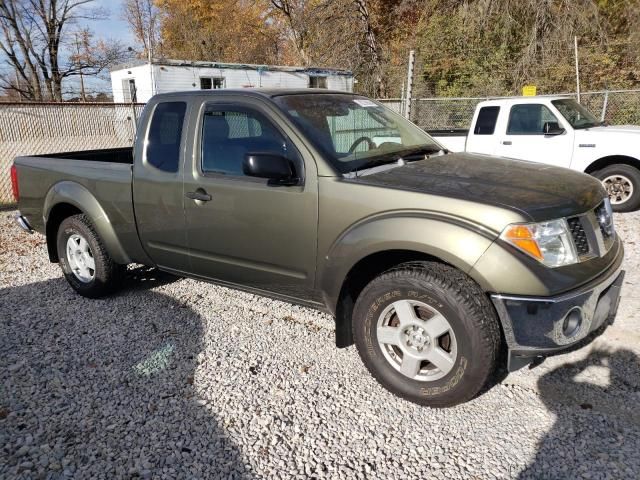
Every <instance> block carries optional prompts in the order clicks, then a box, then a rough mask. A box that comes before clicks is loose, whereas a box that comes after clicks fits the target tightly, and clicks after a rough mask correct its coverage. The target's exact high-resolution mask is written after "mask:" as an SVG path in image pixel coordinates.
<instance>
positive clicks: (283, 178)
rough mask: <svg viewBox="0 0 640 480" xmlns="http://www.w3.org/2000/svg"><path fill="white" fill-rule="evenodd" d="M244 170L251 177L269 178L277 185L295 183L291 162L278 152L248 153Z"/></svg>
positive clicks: (243, 164) (243, 166) (244, 162)
mask: <svg viewBox="0 0 640 480" xmlns="http://www.w3.org/2000/svg"><path fill="white" fill-rule="evenodd" d="M242 172H243V173H244V174H245V175H247V176H249V177H258V178H267V179H269V181H270V182H269V183H273V184H275V185H295V184H297V183H298V179H297V178H294V174H293V170H292V168H291V162H290V161H289V160H288V159H286V158H285V157H283V156H282V155H278V154H277V153H247V154H246V155H245V156H244V161H243V162H242Z"/></svg>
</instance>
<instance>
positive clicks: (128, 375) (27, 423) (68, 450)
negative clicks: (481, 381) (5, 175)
mask: <svg viewBox="0 0 640 480" xmlns="http://www.w3.org/2000/svg"><path fill="white" fill-rule="evenodd" d="M14 213H15V212H7V211H4V212H0V385H2V388H0V413H1V415H0V478H97V479H111V478H167V479H169V478H216V479H217V478H225V479H227V478H229V479H244V478H247V479H248V478H273V479H283V478H302V479H304V478H327V479H364V478H366V479H371V478H375V479H422V478H447V479H454V480H455V479H467V478H477V479H485V478H488V479H512V478H519V479H525V478H531V479H538V478H562V479H568V478H594V479H605V478H613V479H623V478H629V479H637V478H640V456H639V455H638V452H639V451H640V413H638V412H637V404H638V400H640V288H638V286H639V285H640V213H632V214H624V215H616V224H617V228H618V231H619V232H620V234H621V236H622V237H623V239H624V240H625V248H626V255H627V256H626V259H625V268H626V270H627V276H626V278H625V283H624V286H623V293H622V301H621V304H620V310H619V314H618V318H617V320H616V323H615V324H614V325H613V326H611V327H609V328H608V329H607V331H606V333H605V334H604V335H603V336H602V337H600V338H599V339H597V340H596V341H595V342H594V343H592V344H591V345H589V346H587V347H585V348H583V349H581V350H578V351H576V352H572V353H570V354H565V355H560V356H557V357H553V358H549V359H547V360H546V361H545V362H544V363H543V364H542V365H540V366H539V367H537V368H535V369H532V370H529V369H523V370H521V371H518V372H515V373H512V374H510V375H508V376H507V377H506V378H504V379H503V380H502V381H501V383H500V384H499V385H497V386H495V387H494V388H492V389H490V390H488V391H487V392H485V393H483V394H482V395H480V396H479V397H478V398H476V399H475V400H473V401H471V402H469V403H467V404H464V405H461V406H458V407H455V408H450V409H446V410H434V409H429V408H424V407H419V406H416V405H413V404H410V403H407V402H405V401H403V400H400V399H398V398H396V397H394V396H393V395H391V394H389V393H388V392H386V391H385V390H384V389H382V388H381V387H380V386H379V385H378V384H377V383H376V382H375V381H374V380H373V379H372V378H371V377H370V375H368V374H367V372H366V370H365V368H364V367H363V366H362V364H361V362H360V360H359V358H358V355H357V353H356V352H355V349H354V348H353V347H351V348H348V349H344V350H337V349H335V346H334V338H333V329H334V325H333V320H332V319H331V318H330V317H329V316H327V315H324V314H322V313H319V312H316V311H313V310H309V309H306V308H302V307H298V306H293V305H289V304H285V303H282V302H279V301H276V300H271V299H268V298H264V297H259V296H256V295H251V294H248V293H243V292H239V291H235V290H230V289H227V288H223V287H218V286H214V285H211V284H207V283H202V282H197V281H194V280H188V279H178V278H175V277H172V276H170V275H167V274H164V273H162V272H158V271H156V270H153V269H148V268H144V267H140V266H132V267H130V268H129V272H128V276H127V279H126V280H125V285H124V288H123V290H122V291H121V292H119V293H118V294H116V295H114V296H112V297H110V298H106V299H100V300H88V299H84V298H82V297H80V296H78V295H77V294H75V293H74V292H73V291H72V290H71V288H70V287H69V286H68V285H67V283H66V282H65V280H64V279H63V278H62V275H61V273H60V270H59V268H58V266H57V265H54V264H50V263H49V262H48V257H47V253H46V245H45V243H44V239H43V238H42V237H41V236H40V235H37V234H36V235H27V234H25V233H23V232H22V231H21V230H19V228H18V227H17V226H15V225H14V224H13V222H12V220H11V218H10V217H12V215H13V214H14ZM585 405H589V406H590V408H585V407H584V406H585Z"/></svg>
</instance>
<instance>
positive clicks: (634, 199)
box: [592, 163, 640, 212]
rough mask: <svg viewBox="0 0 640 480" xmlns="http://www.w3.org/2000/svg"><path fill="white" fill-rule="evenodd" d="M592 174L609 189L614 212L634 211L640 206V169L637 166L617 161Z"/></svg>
mask: <svg viewBox="0 0 640 480" xmlns="http://www.w3.org/2000/svg"><path fill="white" fill-rule="evenodd" d="M592 175H593V176H594V177H596V178H597V179H598V180H600V181H601V182H602V185H603V186H604V188H605V189H606V190H607V193H608V194H609V199H610V200H611V207H612V208H613V211H614V212H633V211H634V210H638V208H640V170H638V169H637V168H636V167H633V166H631V165H625V164H623V163H617V164H615V165H609V166H608V167H604V168H603V169H602V170H598V171H597V172H593V173H592ZM629 190H631V191H629ZM625 197H626V198H625Z"/></svg>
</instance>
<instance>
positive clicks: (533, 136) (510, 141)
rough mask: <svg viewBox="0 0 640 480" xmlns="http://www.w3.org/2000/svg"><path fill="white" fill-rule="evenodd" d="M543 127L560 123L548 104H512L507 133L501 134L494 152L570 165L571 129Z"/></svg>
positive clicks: (561, 125)
mask: <svg viewBox="0 0 640 480" xmlns="http://www.w3.org/2000/svg"><path fill="white" fill-rule="evenodd" d="M545 125H546V126H547V127H546V128H547V129H548V128H550V127H555V126H558V127H563V123H562V121H561V120H559V119H558V118H557V117H556V116H555V115H554V114H553V113H552V112H551V110H549V108H548V107H547V106H545V105H543V104H540V103H521V104H516V105H513V106H512V107H511V111H510V112H509V121H508V124H507V130H506V134H503V135H502V136H501V138H500V142H499V144H498V147H497V149H496V155H499V156H502V157H509V158H517V159H520V160H529V161H532V162H541V163H546V164H549V165H555V166H557V167H565V168H569V166H570V165H571V155H572V152H573V131H572V130H571V131H565V132H564V133H561V134H559V135H548V134H545Z"/></svg>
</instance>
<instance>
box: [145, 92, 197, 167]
mask: <svg viewBox="0 0 640 480" xmlns="http://www.w3.org/2000/svg"><path fill="white" fill-rule="evenodd" d="M186 109H187V104H186V103H185V102H163V103H159V104H158V105H156V108H155V110H154V111H153V117H152V118H151V125H150V126H149V135H148V136H147V148H146V152H145V158H146V161H147V163H149V164H150V165H153V166H154V167H156V168H157V169H159V170H162V171H164V172H177V171H178V165H179V163H180V141H181V139H182V124H183V123H184V114H185V111H186Z"/></svg>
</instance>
